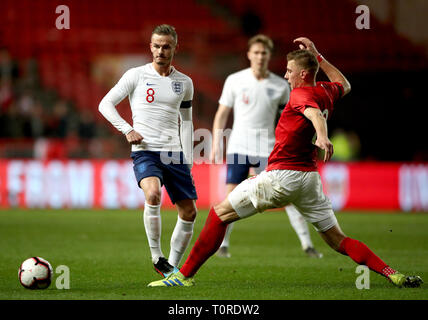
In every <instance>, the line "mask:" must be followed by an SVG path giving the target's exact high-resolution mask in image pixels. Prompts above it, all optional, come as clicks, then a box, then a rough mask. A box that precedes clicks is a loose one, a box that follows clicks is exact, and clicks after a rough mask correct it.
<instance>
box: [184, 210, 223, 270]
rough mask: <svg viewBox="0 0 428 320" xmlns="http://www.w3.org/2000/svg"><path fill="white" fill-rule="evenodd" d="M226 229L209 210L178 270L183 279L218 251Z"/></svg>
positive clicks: (212, 211)
mask: <svg viewBox="0 0 428 320" xmlns="http://www.w3.org/2000/svg"><path fill="white" fill-rule="evenodd" d="M226 228H227V224H226V223H224V222H223V221H221V220H220V218H219V217H218V216H217V213H216V212H215V211H214V208H211V210H210V213H209V214H208V218H207V220H206V221H205V225H204V228H203V229H202V231H201V233H200V234H199V237H198V239H197V240H196V242H195V245H194V246H193V248H192V250H191V251H190V254H189V256H188V257H187V259H186V262H185V263H184V264H183V266H182V267H181V269H180V272H181V273H182V274H183V275H184V276H185V277H192V276H193V275H194V274H195V273H196V272H197V271H198V269H199V268H200V267H201V266H202V265H203V264H204V262H205V261H207V260H208V258H209V257H211V256H212V255H213V254H214V253H215V252H216V251H217V250H218V248H219V247H220V245H221V242H222V241H223V238H224V234H225V233H226Z"/></svg>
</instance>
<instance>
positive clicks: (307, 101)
mask: <svg viewBox="0 0 428 320" xmlns="http://www.w3.org/2000/svg"><path fill="white" fill-rule="evenodd" d="M290 106H291V108H292V109H294V110H296V111H298V112H300V113H303V112H305V110H306V108H308V107H309V108H316V109H320V106H319V105H318V103H317V102H316V101H314V99H313V98H312V96H311V94H310V93H308V92H306V91H303V90H299V91H296V89H294V90H293V91H292V94H291V95H290Z"/></svg>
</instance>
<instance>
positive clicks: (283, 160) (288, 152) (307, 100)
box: [266, 82, 343, 171]
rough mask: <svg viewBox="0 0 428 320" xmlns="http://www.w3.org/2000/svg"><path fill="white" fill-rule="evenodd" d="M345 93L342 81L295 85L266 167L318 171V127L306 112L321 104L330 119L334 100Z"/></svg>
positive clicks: (277, 127) (321, 108) (325, 114)
mask: <svg viewBox="0 0 428 320" xmlns="http://www.w3.org/2000/svg"><path fill="white" fill-rule="evenodd" d="M342 95H343V86H342V85H341V84H340V83H338V82H317V83H316V86H314V87H300V88H295V89H293V90H292V91H291V93H290V100H289V101H288V103H287V105H286V106H285V109H284V111H283V112H282V114H281V117H280V119H279V121H278V125H277V126H276V130H275V146H274V148H273V150H272V152H271V154H270V156H269V160H268V166H267V168H266V170H267V171H270V170H296V171H316V170H317V153H318V148H317V147H316V146H315V145H314V144H313V138H314V136H315V128H314V126H313V124H312V122H311V121H310V120H309V119H308V118H306V117H305V115H304V114H303V112H304V111H305V109H306V108H308V107H312V108H318V109H320V110H321V112H322V113H323V115H324V117H325V118H326V119H329V117H330V115H331V113H332V111H333V105H334V103H335V102H336V101H337V100H338V99H339V98H340V97H342Z"/></svg>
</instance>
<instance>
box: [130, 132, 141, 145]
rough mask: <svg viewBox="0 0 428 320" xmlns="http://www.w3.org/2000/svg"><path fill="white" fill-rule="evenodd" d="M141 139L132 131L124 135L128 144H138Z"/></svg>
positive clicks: (139, 135)
mask: <svg viewBox="0 0 428 320" xmlns="http://www.w3.org/2000/svg"><path fill="white" fill-rule="evenodd" d="M143 139H144V138H143V136H142V135H141V134H139V133H138V132H136V131H135V130H132V131H131V132H129V133H128V134H127V135H126V140H128V142H129V143H130V144H140V143H141V141H143Z"/></svg>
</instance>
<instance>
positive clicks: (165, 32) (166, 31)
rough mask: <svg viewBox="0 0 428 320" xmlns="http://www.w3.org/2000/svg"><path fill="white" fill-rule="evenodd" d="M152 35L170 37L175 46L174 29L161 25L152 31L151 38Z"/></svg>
mask: <svg viewBox="0 0 428 320" xmlns="http://www.w3.org/2000/svg"><path fill="white" fill-rule="evenodd" d="M154 34H158V35H162V36H171V37H172V38H173V39H174V42H175V44H177V42H178V36H177V32H176V31H175V28H174V27H173V26H171V25H169V24H161V25H158V26H156V27H155V28H154V29H153V31H152V36H153V35H154Z"/></svg>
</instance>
